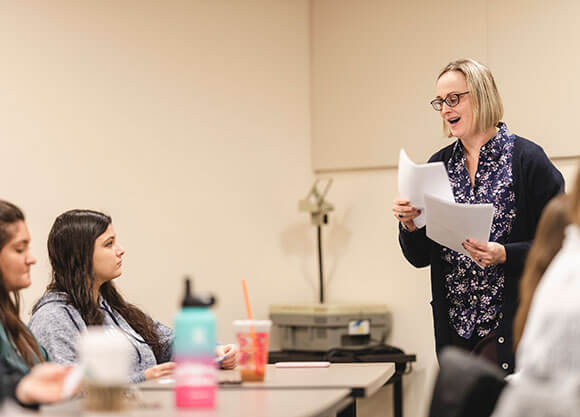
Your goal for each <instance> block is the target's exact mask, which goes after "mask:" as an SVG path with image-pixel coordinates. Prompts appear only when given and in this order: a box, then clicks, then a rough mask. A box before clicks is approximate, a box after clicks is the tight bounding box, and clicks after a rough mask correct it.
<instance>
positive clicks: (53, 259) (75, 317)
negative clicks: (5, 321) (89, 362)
mask: <svg viewBox="0 0 580 417" xmlns="http://www.w3.org/2000/svg"><path fill="white" fill-rule="evenodd" d="M124 253H125V250H124V249H123V248H122V247H121V246H120V245H119V243H118V241H117V236H116V234H115V230H114V229H113V225H112V220H111V218H110V217H109V216H107V215H105V214H103V213H99V212H96V211H92V210H70V211H67V212H66V213H63V214H61V215H60V216H59V217H58V218H57V219H56V221H55V222H54V225H53V226H52V229H51V231H50V234H49V236H48V255H49V258H50V263H51V265H52V281H51V282H50V284H49V285H48V287H47V293H46V294H45V295H44V296H43V297H42V298H41V299H40V300H39V301H38V302H37V303H36V305H35V306H34V308H33V313H32V318H31V320H30V323H29V327H30V329H31V331H32V333H33V334H34V335H35V336H36V338H37V339H38V340H39V341H40V343H41V344H42V345H43V346H44V347H45V348H46V349H47V351H48V352H49V354H50V357H51V359H52V360H54V361H56V362H59V363H63V364H70V363H74V362H76V361H77V349H76V340H77V338H78V336H79V333H80V332H82V331H83V330H84V329H86V327H87V326H89V325H106V326H114V327H116V328H118V329H120V330H121V331H123V332H124V333H125V334H126V335H127V336H128V339H129V341H130V342H131V344H132V345H133V347H134V350H135V364H134V367H133V374H132V376H131V381H132V382H141V381H144V380H150V379H154V378H160V377H163V376H167V375H170V374H172V372H173V370H174V368H175V363H173V362H171V344H172V341H173V336H174V332H173V330H172V329H171V328H169V327H167V326H165V325H163V324H162V323H160V322H158V321H155V320H153V319H151V317H149V316H148V315H147V314H145V313H144V312H143V311H141V310H140V309H139V308H137V307H136V306H135V305H133V304H130V303H128V302H127V301H125V299H124V298H123V297H122V296H121V294H120V293H119V292H118V291H117V289H116V288H115V285H114V284H113V283H112V280H113V279H115V278H117V277H119V276H120V275H121V273H122V257H123V255H124ZM218 350H221V351H220V352H219V354H222V353H227V356H226V358H225V359H224V360H223V362H222V367H224V368H226V369H231V368H234V367H235V366H236V362H237V359H236V351H235V347H234V346H233V345H226V346H224V347H221V346H220V347H219V348H218Z"/></svg>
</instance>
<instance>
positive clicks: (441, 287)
mask: <svg viewBox="0 0 580 417" xmlns="http://www.w3.org/2000/svg"><path fill="white" fill-rule="evenodd" d="M436 88H437V97H436V98H435V99H434V100H432V101H431V105H432V106H433V108H434V109H435V111H437V112H439V114H440V116H441V118H442V119H443V131H444V133H445V134H446V136H448V137H455V138H457V140H455V141H454V142H453V143H452V144H451V145H449V146H446V147H445V148H443V149H441V150H440V151H438V152H437V153H435V154H434V155H433V156H432V157H431V158H430V159H429V162H435V161H442V162H443V163H444V164H445V167H446V169H447V174H448V176H449V181H450V183H451V188H452V190H453V195H454V197H455V201H456V202H457V203H467V204H483V203H492V204H493V205H494V209H495V210H494V217H493V223H492V226H491V236H490V241H489V242H480V241H477V240H474V239H466V241H465V242H464V243H463V247H464V248H465V249H466V250H467V251H468V252H469V253H470V254H471V256H472V257H473V259H475V261H474V260H473V259H472V258H470V257H468V256H465V255H462V254H460V253H458V252H455V251H453V250H450V249H448V248H446V247H443V246H441V245H439V244H437V243H435V242H433V241H432V240H430V239H429V238H428V237H427V236H426V234H425V227H423V228H420V229H419V228H417V227H416V226H415V223H414V221H413V219H414V218H415V217H417V216H418V215H419V214H420V213H419V210H417V208H416V207H413V206H412V205H411V204H410V202H409V201H408V200H405V199H402V198H397V199H395V201H394V203H393V213H394V216H395V218H396V219H397V220H399V223H400V224H399V243H400V245H401V248H402V250H403V254H404V256H405V258H407V260H408V261H409V262H410V263H411V264H412V265H414V266H415V267H418V268H421V267H425V266H428V265H431V290H432V297H433V300H432V302H431V305H432V308H433V321H434V327H435V343H436V348H437V352H440V351H441V349H442V348H443V347H445V346H448V345H454V346H458V347H462V348H464V349H466V350H469V351H473V352H475V353H476V354H479V355H481V356H483V357H486V358H487V359H489V360H490V361H492V362H495V363H497V364H498V365H499V366H500V367H501V368H502V369H503V370H504V371H505V372H507V373H511V372H513V370H514V354H513V349H512V347H513V338H512V322H513V319H514V315H515V312H516V309H517V300H518V281H519V278H520V276H521V274H522V270H523V265H524V262H525V259H526V255H527V252H528V249H529V248H530V245H531V242H532V239H533V237H534V233H535V230H536V225H537V223H538V220H539V218H540V214H541V213H542V209H543V208H544V206H545V205H546V204H547V203H548V201H549V200H550V199H551V198H552V197H554V196H555V195H556V194H558V193H560V192H563V190H564V179H563V178H562V175H561V174H560V172H559V171H558V170H557V169H556V168H555V167H554V165H552V163H551V162H550V160H549V159H548V157H547V156H546V154H545V153H544V151H543V150H542V148H541V147H540V146H538V145H536V144H535V143H533V142H530V141H529V140H527V139H524V138H521V137H519V136H517V135H514V134H512V133H511V132H510V131H509V130H508V128H507V125H506V124H505V123H503V122H501V118H502V117H503V105H502V102H501V98H500V96H499V93H498V91H497V87H496V84H495V81H494V79H493V76H492V74H491V72H490V70H489V69H488V68H487V67H486V66H484V65H482V64H481V63H479V62H477V61H474V60H472V59H462V60H458V61H454V62H451V63H449V64H448V65H447V66H446V67H445V68H444V69H443V71H441V73H440V74H439V76H438V77H437V84H436Z"/></svg>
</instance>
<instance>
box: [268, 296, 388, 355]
mask: <svg viewBox="0 0 580 417" xmlns="http://www.w3.org/2000/svg"><path fill="white" fill-rule="evenodd" d="M270 319H271V320H272V324H273V325H274V326H275V327H276V328H277V329H278V333H279V335H280V349H282V350H296V351H316V352H323V351H328V350H329V349H333V348H340V347H364V346H368V345H371V344H376V343H378V342H384V340H385V338H386V336H387V334H388V332H389V331H390V328H391V319H390V314H389V313H388V311H387V307H386V306H385V305H382V304H311V305H291V304H277V305H271V306H270Z"/></svg>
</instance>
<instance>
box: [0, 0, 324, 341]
mask: <svg viewBox="0 0 580 417" xmlns="http://www.w3.org/2000/svg"><path fill="white" fill-rule="evenodd" d="M0 10H2V12H1V13H0V34H1V36H0V50H1V51H2V65H0V91H1V92H2V93H1V94H0V138H1V139H0V140H1V141H2V163H1V164H0V175H1V178H2V179H3V181H2V193H1V195H2V197H3V198H6V199H9V200H12V201H14V202H16V203H18V204H19V205H21V206H22V207H23V208H24V209H25V211H26V214H27V215H28V223H29V226H30V229H31V232H32V236H33V249H34V252H35V253H36V255H37V257H38V259H39V262H38V265H37V266H36V267H35V268H34V270H33V281H34V283H33V285H32V288H31V289H29V290H27V291H25V292H24V298H25V316H27V315H28V312H29V311H30V308H31V303H32V302H33V300H35V299H37V298H38V297H39V296H40V294H41V293H42V291H43V289H44V287H45V286H46V283H47V280H48V271H49V269H48V265H47V254H46V249H45V245H46V243H45V242H46V237H47V234H48V231H49V228H50V226H51V225H52V222H53V221H54V218H55V217H56V215H58V214H59V213H61V212H63V211H64V210H66V209H70V208H76V207H81V208H94V209H98V210H104V211H105V212H107V213H109V214H111V215H112V217H113V220H114V226H115V228H116V230H117V233H118V236H119V240H120V242H121V244H122V245H124V247H125V248H126V249H127V255H126V257H125V258H126V259H125V263H124V274H123V276H122V277H121V278H119V279H118V281H117V282H118V285H119V286H120V287H121V288H122V289H123V290H124V293H125V294H126V295H127V298H128V299H129V300H131V301H133V302H135V303H137V304H138V305H140V306H142V307H143V308H144V309H145V310H147V311H149V312H150V313H152V315H153V316H155V317H156V318H158V319H160V320H162V321H164V322H166V323H169V324H170V323H171V322H172V321H173V315H174V313H175V312H176V310H177V306H178V302H180V300H181V296H182V280H181V278H182V276H183V275H184V274H185V273H191V274H193V275H194V276H195V278H196V280H195V286H196V288H199V289H201V290H206V291H213V292H214V293H216V295H217V296H218V298H219V304H218V306H217V309H216V312H217V315H218V317H219V323H218V324H219V335H220V337H221V338H222V339H223V340H224V341H230V340H232V333H233V332H232V329H231V321H232V320H233V319H236V318H240V317H243V316H244V315H245V308H244V306H243V297H242V292H241V285H240V279H241V278H242V277H245V278H246V279H247V281H248V286H249V290H250V295H251V300H252V303H253V307H254V314H255V316H257V317H262V318H265V317H266V316H267V308H268V305H269V304H270V303H273V302H277V303H282V302H299V301H301V302H309V301H313V300H315V293H314V292H313V291H312V286H313V285H315V269H314V268H315V265H316V263H315V259H314V254H315V252H314V239H313V234H312V233H313V232H312V230H311V229H310V227H309V220H308V218H307V217H306V216H305V215H303V214H300V213H298V210H297V201H298V199H299V198H302V197H303V195H304V194H305V193H306V190H307V189H308V187H309V186H310V184H311V182H312V179H313V175H312V173H311V171H310V169H309V161H310V155H309V149H310V122H309V120H310V115H309V8H308V2H307V1H306V0H304V1H296V0H288V1H277V2H271V1H267V0H264V1H261V0H251V1H245V2H243V3H242V2H230V1H211V2H207V1H189V0H187V1H185V0H184V1H169V2H142V1H133V2H129V1H112V0H111V1H95V2H75V1H67V2H64V1H56V2H50V4H48V3H46V2H42V1H37V2H34V4H30V3H27V4H24V3H22V4H20V3H18V2H11V1H2V2H1V3H0Z"/></svg>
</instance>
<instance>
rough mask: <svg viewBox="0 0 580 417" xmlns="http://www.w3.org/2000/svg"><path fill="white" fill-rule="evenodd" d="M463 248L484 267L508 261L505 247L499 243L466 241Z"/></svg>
mask: <svg viewBox="0 0 580 417" xmlns="http://www.w3.org/2000/svg"><path fill="white" fill-rule="evenodd" d="M462 245H463V247H464V248H465V250H466V251H467V252H469V254H470V255H471V256H472V258H473V259H475V262H476V263H477V264H478V265H479V266H482V267H484V268H485V267H486V266H491V265H497V264H503V263H505V261H506V253H505V247H504V246H503V245H501V244H499V243H497V242H480V241H479V240H475V239H470V238H468V239H466V240H465V242H463V243H462Z"/></svg>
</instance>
